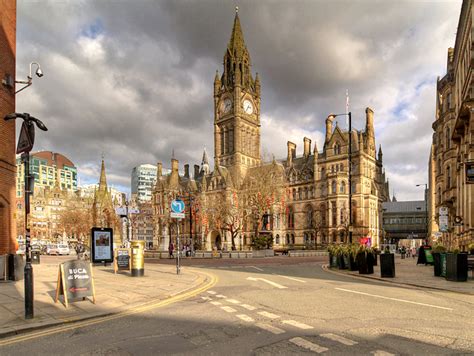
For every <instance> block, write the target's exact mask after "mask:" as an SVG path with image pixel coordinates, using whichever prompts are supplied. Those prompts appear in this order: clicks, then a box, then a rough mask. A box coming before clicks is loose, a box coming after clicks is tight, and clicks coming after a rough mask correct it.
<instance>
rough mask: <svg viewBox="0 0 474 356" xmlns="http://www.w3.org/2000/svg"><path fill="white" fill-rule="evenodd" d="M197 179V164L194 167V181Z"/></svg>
mask: <svg viewBox="0 0 474 356" xmlns="http://www.w3.org/2000/svg"><path fill="white" fill-rule="evenodd" d="M198 177H199V164H195V165H194V179H195V180H196V179H197V178H198Z"/></svg>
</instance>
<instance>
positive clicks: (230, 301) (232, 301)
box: [226, 299, 240, 304]
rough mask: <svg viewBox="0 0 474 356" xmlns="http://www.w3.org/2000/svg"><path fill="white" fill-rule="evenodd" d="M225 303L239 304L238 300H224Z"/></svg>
mask: <svg viewBox="0 0 474 356" xmlns="http://www.w3.org/2000/svg"><path fill="white" fill-rule="evenodd" d="M226 301H227V302H229V303H232V304H240V302H239V301H238V300H235V299H226Z"/></svg>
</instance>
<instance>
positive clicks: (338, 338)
mask: <svg viewBox="0 0 474 356" xmlns="http://www.w3.org/2000/svg"><path fill="white" fill-rule="evenodd" d="M320 336H322V337H325V338H326V339H330V340H333V341H337V342H340V343H341V344H344V345H347V346H353V345H355V344H357V342H355V341H352V340H350V339H346V338H345V337H343V336H339V335H336V334H321V335H320Z"/></svg>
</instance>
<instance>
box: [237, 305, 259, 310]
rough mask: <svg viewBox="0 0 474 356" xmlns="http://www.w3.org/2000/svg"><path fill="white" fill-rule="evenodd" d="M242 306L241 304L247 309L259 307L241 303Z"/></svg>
mask: <svg viewBox="0 0 474 356" xmlns="http://www.w3.org/2000/svg"><path fill="white" fill-rule="evenodd" d="M240 306H241V307H242V308H245V309H247V310H255V309H257V308H255V307H253V306H251V305H248V304H241V305H240Z"/></svg>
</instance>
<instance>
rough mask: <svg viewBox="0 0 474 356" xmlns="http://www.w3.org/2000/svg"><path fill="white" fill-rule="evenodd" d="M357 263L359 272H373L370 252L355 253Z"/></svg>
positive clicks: (372, 260) (372, 259) (372, 258)
mask: <svg viewBox="0 0 474 356" xmlns="http://www.w3.org/2000/svg"><path fill="white" fill-rule="evenodd" d="M357 263H358V265H359V268H358V269H359V274H373V273H374V255H373V254H372V253H359V254H358V255H357Z"/></svg>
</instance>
